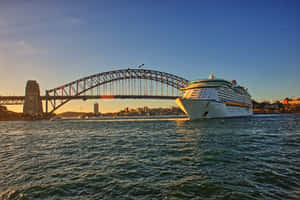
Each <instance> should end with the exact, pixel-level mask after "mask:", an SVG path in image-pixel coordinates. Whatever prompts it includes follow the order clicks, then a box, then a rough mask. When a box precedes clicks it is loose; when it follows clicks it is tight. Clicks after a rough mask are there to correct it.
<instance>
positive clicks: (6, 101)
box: [0, 95, 179, 105]
mask: <svg viewBox="0 0 300 200" xmlns="http://www.w3.org/2000/svg"><path fill="white" fill-rule="evenodd" d="M178 97H179V96H156V95H82V96H48V97H46V96H41V100H43V101H45V100H46V99H47V100H54V99H55V100H71V99H74V100H75V99H82V100H88V99H164V100H168V99H170V100H172V99H176V98H178ZM24 100H25V96H0V105H22V104H23V103H24Z"/></svg>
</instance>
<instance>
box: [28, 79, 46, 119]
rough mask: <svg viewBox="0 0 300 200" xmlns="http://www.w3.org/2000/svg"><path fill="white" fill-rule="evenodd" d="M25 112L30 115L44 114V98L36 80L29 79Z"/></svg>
mask: <svg viewBox="0 0 300 200" xmlns="http://www.w3.org/2000/svg"><path fill="white" fill-rule="evenodd" d="M23 113H26V114H30V115H40V114H43V107H42V99H41V96H40V86H39V84H38V83H37V81H35V80H29V81H27V84H26V89H25V100H24V105H23Z"/></svg>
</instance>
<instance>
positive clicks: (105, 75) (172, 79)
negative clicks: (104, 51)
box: [45, 68, 188, 113]
mask: <svg viewBox="0 0 300 200" xmlns="http://www.w3.org/2000/svg"><path fill="white" fill-rule="evenodd" d="M187 84H188V80H186V79H184V78H182V77H179V76H176V75H173V74H170V73H166V72H160V71H156V70H148V69H129V68H128V69H122V70H115V71H108V72H102V73H98V74H94V75H91V76H87V77H84V78H81V79H78V80H75V81H72V82H70V83H67V84H64V85H62V86H59V87H56V88H53V89H50V90H46V96H45V97H46V102H45V105H46V112H48V106H49V105H48V103H49V104H50V106H51V107H52V108H51V110H50V113H53V112H54V111H55V110H57V109H58V108H60V107H61V106H63V105H64V104H66V103H67V102H69V101H70V100H72V99H84V100H85V99H91V98H109V97H111V98H161V99H167V98H173V97H174V98H175V97H176V95H174V89H175V90H176V94H177V96H178V94H179V91H180V88H183V87H186V86H187ZM106 86H107V87H106ZM158 87H159V89H158ZM94 89H96V91H97V92H96V93H97V94H96V95H94V94H93V90H94ZM170 89H171V91H172V92H171V91H170V92H169V90H170ZM158 90H159V91H158ZM88 91H91V94H88V95H86V93H87V92H88ZM125 91H126V92H125ZM158 93H159V94H158Z"/></svg>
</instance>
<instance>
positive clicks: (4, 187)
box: [0, 115, 300, 200]
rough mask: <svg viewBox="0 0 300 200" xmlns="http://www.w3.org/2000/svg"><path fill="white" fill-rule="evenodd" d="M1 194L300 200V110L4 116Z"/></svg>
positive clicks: (0, 135) (16, 196) (18, 196)
mask: <svg viewBox="0 0 300 200" xmlns="http://www.w3.org/2000/svg"><path fill="white" fill-rule="evenodd" d="M0 141H1V142H0V199H170V200H177V199H178V200H179V199H300V115H298V116H297V115H280V116H279V115H273V116H272V115H271V116H265V117H253V118H243V119H226V120H205V121H183V120H150V121H149V120H148V121H147V120H146V121H145V120H135V121H134V120H132V121H130V120H129V121H118V120H111V121H96V120H95V121H92V120H62V121H52V122H50V121H43V122H0Z"/></svg>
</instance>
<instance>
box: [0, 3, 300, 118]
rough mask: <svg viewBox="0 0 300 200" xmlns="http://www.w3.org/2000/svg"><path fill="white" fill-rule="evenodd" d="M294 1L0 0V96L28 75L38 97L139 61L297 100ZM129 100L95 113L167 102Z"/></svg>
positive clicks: (263, 95)
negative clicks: (74, 82)
mask: <svg viewBox="0 0 300 200" xmlns="http://www.w3.org/2000/svg"><path fill="white" fill-rule="evenodd" d="M299 8H300V1H297V0H288V1H286V0H282V1H279V0H249V1H248V0H243V1H240V0H189V1H184V0H181V1H179V0H106V1H103V0H99V1H98V0H97V1H96V0H95V1H90V0H85V1H79V0H73V1H71V0H70V1H67V0H65V1H58V0H57V1H56V0H51V1H39V0H26V1H25V0H17V1H10V0H1V1H0V95H24V88H25V84H26V81H27V80H37V81H38V82H39V84H40V88H41V93H42V94H44V91H45V90H46V89H51V88H54V87H58V86H60V85H63V84H65V83H68V82H71V81H73V80H76V79H79V78H82V77H85V76H88V75H92V74H96V73H99V72H105V71H111V70H117V69H125V68H128V67H131V68H134V67H135V66H138V65H140V64H142V63H143V64H145V66H144V67H145V68H146V69H154V70H158V71H163V72H169V73H172V74H176V75H178V76H181V77H184V78H186V79H188V80H197V79H201V78H206V77H208V76H209V74H210V73H212V72H213V73H214V74H215V76H216V77H219V78H224V79H227V80H231V79H236V80H237V81H238V83H239V84H240V85H242V86H245V87H247V88H248V89H249V92H250V94H251V95H252V97H253V98H254V99H255V100H257V101H262V100H275V99H283V98H285V97H297V96H300V84H299V81H298V77H299V75H300V66H299V64H300V55H299V54H300V51H299V48H300V37H299V35H300V33H299V21H300V16H299V15H300V14H299V13H300V11H299ZM132 101H134V100H113V101H110V100H106V101H102V102H101V103H100V104H101V105H102V107H101V106H100V110H101V108H102V111H107V112H108V111H115V110H116V109H119V108H122V107H125V106H129V107H134V106H140V105H141V106H142V105H145V104H146V105H150V106H168V105H175V103H174V102H170V101H157V100H155V101H143V100H138V101H137V102H132ZM92 103H94V101H91V102H89V103H86V102H84V103H83V102H71V103H69V104H68V105H66V106H63V108H62V109H61V110H60V112H62V111H66V110H71V109H73V110H77V111H78V110H80V111H92ZM12 109H15V110H18V109H19V110H20V109H21V108H20V106H19V107H12Z"/></svg>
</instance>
